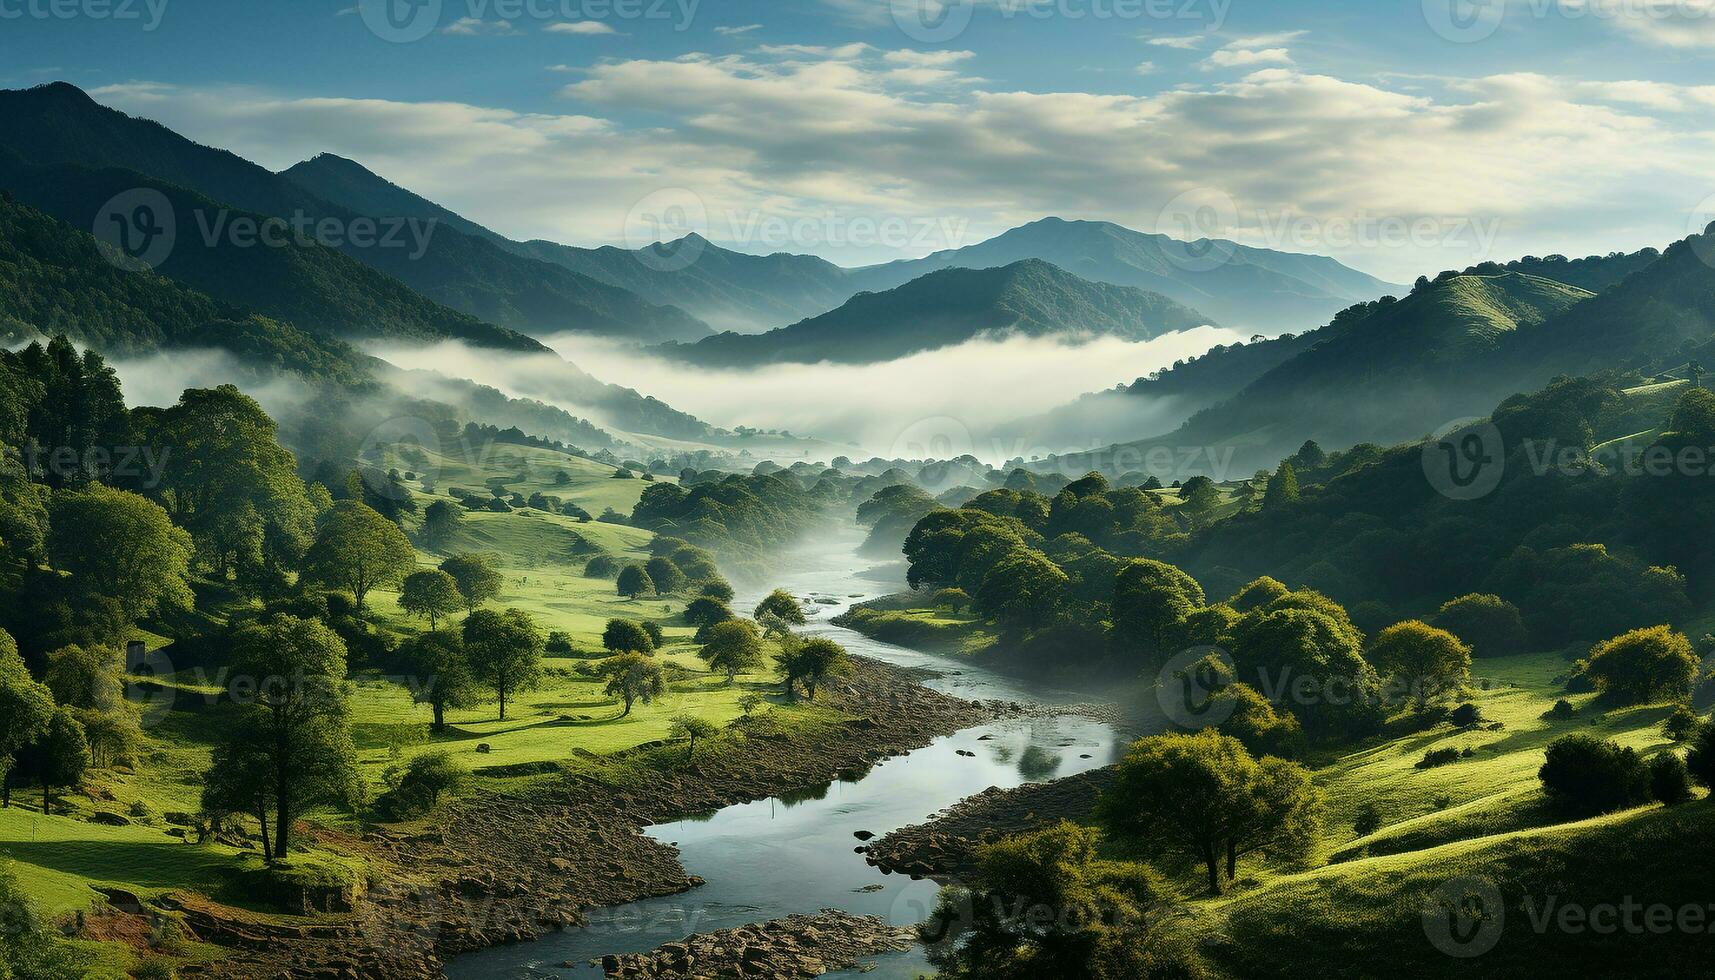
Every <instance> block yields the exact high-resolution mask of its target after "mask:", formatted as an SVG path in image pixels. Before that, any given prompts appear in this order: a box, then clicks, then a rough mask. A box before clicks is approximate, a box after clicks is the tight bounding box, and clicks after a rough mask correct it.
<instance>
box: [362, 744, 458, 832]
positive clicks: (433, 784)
mask: <svg viewBox="0 0 1715 980" xmlns="http://www.w3.org/2000/svg"><path fill="white" fill-rule="evenodd" d="M480 750H481V746H478V751H480ZM469 777H470V772H469V770H467V769H465V767H464V766H462V765H460V764H459V763H457V762H456V761H454V760H453V757H452V756H451V755H450V754H448V753H447V752H445V751H436V752H425V753H423V754H422V755H419V756H417V757H416V758H414V759H412V760H411V761H410V762H409V763H407V764H406V765H405V770H404V772H403V773H401V772H400V771H399V770H397V769H394V768H389V769H388V771H387V772H386V773H385V774H383V778H385V779H386V780H387V781H388V782H389V783H391V784H392V788H391V789H389V790H388V791H387V792H385V793H383V794H381V796H380V798H379V799H377V800H376V801H375V805H376V808H377V809H378V810H379V811H380V812H381V813H382V814H383V815H384V816H385V817H386V818H387V819H389V820H415V819H417V818H418V817H421V816H423V815H424V814H426V813H428V812H429V811H430V810H433V809H434V808H435V804H436V803H438V802H440V799H441V797H442V796H443V795H445V794H447V793H451V792H455V791H456V790H457V789H458V788H459V787H460V786H462V785H463V784H464V782H465V780H466V779H468V778H469Z"/></svg>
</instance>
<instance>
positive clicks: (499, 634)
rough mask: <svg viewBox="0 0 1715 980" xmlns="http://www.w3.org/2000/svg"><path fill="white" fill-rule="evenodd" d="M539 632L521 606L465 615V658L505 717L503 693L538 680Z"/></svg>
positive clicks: (541, 642)
mask: <svg viewBox="0 0 1715 980" xmlns="http://www.w3.org/2000/svg"><path fill="white" fill-rule="evenodd" d="M546 642H547V641H546V640H545V639H543V637H542V631H541V630H539V629H537V628H536V623H535V621H534V620H532V619H531V618H530V614H529V613H526V612H524V611H523V610H521V609H508V610H506V611H505V612H499V611H496V610H493V609H478V610H477V611H475V612H473V613H471V614H470V615H469V616H467V617H465V621H464V650H465V657H466V658H467V659H468V660H469V661H470V666H471V669H472V670H473V671H475V672H476V675H477V676H478V677H480V678H482V679H483V680H484V681H485V682H486V683H487V684H488V686H490V687H492V688H494V691H495V693H496V694H497V695H499V697H500V720H501V721H505V720H506V698H507V695H509V694H513V693H516V692H518V691H528V690H530V689H531V688H533V687H535V686H536V685H537V684H538V683H540V682H541V680H542V650H543V647H544V645H545V644H546Z"/></svg>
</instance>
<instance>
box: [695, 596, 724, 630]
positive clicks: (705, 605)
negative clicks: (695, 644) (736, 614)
mask: <svg viewBox="0 0 1715 980" xmlns="http://www.w3.org/2000/svg"><path fill="white" fill-rule="evenodd" d="M732 618H733V612H732V609H730V608H729V607H728V606H727V604H726V603H725V602H723V601H721V600H720V599H716V598H715V597H713V596H699V597H697V598H695V599H692V600H691V601H690V603H689V604H687V605H686V606H685V622H687V623H690V624H691V625H692V626H696V627H699V628H701V627H707V626H713V625H715V624H716V623H724V622H726V621H727V620H729V619H732Z"/></svg>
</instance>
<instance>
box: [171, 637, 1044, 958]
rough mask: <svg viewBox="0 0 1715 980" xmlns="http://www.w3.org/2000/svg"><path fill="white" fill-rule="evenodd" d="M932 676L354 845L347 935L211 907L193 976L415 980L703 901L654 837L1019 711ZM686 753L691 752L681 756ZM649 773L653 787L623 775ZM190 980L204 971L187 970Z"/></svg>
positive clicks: (856, 677) (856, 678) (870, 675)
mask: <svg viewBox="0 0 1715 980" xmlns="http://www.w3.org/2000/svg"><path fill="white" fill-rule="evenodd" d="M921 679H923V675H922V674H920V673H917V672H912V671H908V670H903V669H900V668H897V667H894V666H892V665H889V664H884V663H881V662H879V661H872V660H864V659H857V660H856V661H855V665H854V669H853V671H852V673H851V675H850V676H848V677H846V678H843V679H842V680H841V681H840V682H839V683H838V684H836V685H833V686H832V687H831V688H828V689H825V693H824V694H823V695H822V698H821V700H822V701H823V702H825V703H826V704H827V705H828V706H829V707H833V708H836V709H838V710H839V711H840V712H842V713H843V714H846V715H849V716H851V717H850V720H848V721H846V722H845V723H843V724H838V725H832V726H828V728H827V730H812V731H809V732H803V733H800V732H796V731H793V730H781V729H777V728H772V727H768V726H763V725H757V726H754V728H755V730H754V733H753V734H750V735H748V736H747V737H745V738H743V739H739V740H735V741H734V743H733V744H732V747H731V748H730V749H729V750H727V751H722V752H719V753H711V754H705V755H700V756H698V757H697V758H696V759H695V760H692V761H688V762H685V763H683V764H678V765H674V766H663V765H655V764H651V763H654V762H656V761H657V760H655V759H652V758H645V754H646V753H650V752H659V751H662V750H660V749H658V748H655V749H652V748H649V747H644V748H640V749H638V750H634V751H633V752H630V753H621V754H620V755H618V756H614V757H608V758H598V757H593V756H586V757H583V759H582V760H581V763H580V764H579V765H578V766H576V767H575V771H574V772H572V773H570V774H569V775H568V776H567V777H566V778H565V779H564V780H563V781H561V788H559V789H554V790H549V791H541V792H536V793H532V794H530V795H528V796H525V795H502V794H493V795H488V796H484V797H480V798H476V799H471V800H466V801H463V802H461V803H459V804H456V805H453V806H449V807H447V808H446V809H445V811H444V812H443V814H442V815H441V822H440V826H439V827H438V828H436V829H433V830H429V831H425V832H419V833H413V834H395V833H389V832H375V833H370V834H368V835H366V836H365V837H363V838H362V839H361V840H356V839H352V840H349V841H346V842H345V844H346V845H347V847H348V849H349V850H353V851H356V852H358V853H360V854H362V855H363V856H364V857H365V858H366V859H367V860H368V862H369V865H370V867H371V869H372V876H373V877H374V878H375V879H376V880H374V881H372V882H371V885H370V888H369V895H368V900H367V901H366V902H364V903H363V907H362V909H361V910H360V912H359V913H358V914H357V915H356V916H355V917H352V918H351V919H349V920H344V921H341V922H340V923H339V924H338V925H339V928H337V929H329V928H327V927H326V924H325V923H322V924H318V925H317V927H315V928H314V929H313V931H312V930H311V929H306V930H303V931H301V934H300V933H294V932H293V931H292V930H279V929H273V930H269V932H268V934H267V935H262V934H259V933H258V934H255V935H252V933H253V932H258V930H256V929H255V928H253V927H250V926H249V923H250V917H248V916H245V915H242V914H239V913H234V914H233V915H232V916H229V917H223V916H222V915H221V914H220V912H219V907H218V906H212V904H211V903H201V904H200V906H199V907H200V911H201V915H200V916H199V920H198V921H199V923H200V925H201V928H199V929H197V930H196V931H197V932H198V934H199V935H204V934H206V938H209V939H210V940H212V941H216V942H219V943H221V944H222V945H228V946H232V947H234V953H233V955H232V956H229V957H227V958H225V959H222V960H220V961H218V962H216V963H214V964H210V965H208V966H206V967H202V968H200V969H198V970H196V971H195V972H196V973H197V975H200V976H213V977H222V978H227V977H231V978H239V977H242V978H257V977H293V978H297V977H316V978H346V977H349V978H353V980H356V978H364V980H372V978H373V980H395V978H399V980H416V978H424V977H434V976H439V975H440V973H441V963H442V961H443V959H444V958H445V957H449V956H453V955H457V954H459V953H465V952H470V951H473V950H476V949H482V948H485V947H489V946H495V945H500V944H505V943H513V942H522V941H527V940H531V939H536V938H540V937H541V936H543V935H546V934H547V933H549V932H551V931H554V930H556V929H561V928H565V927H570V926H576V925H579V924H581V923H583V922H584V921H585V920H584V915H585V913H586V911H587V910H589V909H592V908H597V907H602V906H610V905H620V904H624V903H627V902H632V901H637V900H639V899H643V898H650V897H655V896H660V895H668V894H674V893H677V892H681V891H685V890H687V889H690V888H694V887H696V886H697V885H699V884H701V881H700V880H699V879H697V878H695V877H694V876H691V875H688V874H686V872H685V870H684V868H683V867H682V866H681V865H680V864H679V860H678V852H677V850H676V849H675V848H672V847H670V846H668V845H665V844H662V843H660V842H658V841H655V840H653V839H651V838H649V837H648V836H646V835H644V834H643V833H642V832H641V830H642V828H643V827H644V826H647V825H649V824H653V823H661V822H665V821H669V820H676V819H681V818H683V817H685V816H689V815H693V814H696V813H702V812H708V811H711V810H715V809H719V808H720V807H723V806H727V805H730V804H734V803H740V802H746V801H750V800H756V799H764V798H767V797H769V796H776V795H780V794H781V793H786V792H790V791H793V790H798V789H804V788H806V787H813V786H817V785H820V784H822V783H826V782H829V781H831V780H834V779H836V778H841V777H854V776H856V775H858V774H860V773H862V772H864V771H866V770H867V769H868V768H869V767H870V766H872V765H874V764H875V763H876V762H878V761H880V760H882V759H885V758H888V757H890V756H894V755H898V754H901V753H903V752H907V751H910V750H912V749H916V748H920V747H922V746H924V745H927V744H928V743H929V742H930V741H932V740H934V739H935V738H937V737H940V736H942V735H947V734H951V733H953V732H956V731H959V730H961V729H964V728H969V727H971V726H974V725H978V724H982V723H983V722H986V721H990V720H993V719H995V718H997V717H1009V716H1016V715H1019V714H1022V713H1024V712H1026V711H1028V710H1030V709H1028V708H1027V707H1025V706H1023V705H1018V704H1004V703H994V702H990V703H984V704H979V703H975V702H970V701H965V700H962V699H960V698H955V697H952V696H950V695H946V694H942V693H940V692H937V691H934V690H931V689H929V688H926V687H924V686H922V685H921V684H920V683H918V682H919V681H920V680H921ZM672 751H674V752H675V754H676V753H677V752H678V751H679V750H678V749H677V747H676V746H675V747H674V748H673V750H672ZM639 764H642V767H643V771H644V772H645V773H646V776H647V778H627V777H626V775H625V773H624V772H623V770H625V769H626V768H627V767H633V768H635V767H637V766H639ZM187 972H191V971H187Z"/></svg>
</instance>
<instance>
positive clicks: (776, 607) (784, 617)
mask: <svg viewBox="0 0 1715 980" xmlns="http://www.w3.org/2000/svg"><path fill="white" fill-rule="evenodd" d="M752 615H753V616H754V617H755V618H756V620H757V621H758V622H761V621H762V620H763V619H765V618H771V619H777V620H779V621H780V622H782V623H785V624H787V625H788V626H803V625H804V623H805V619H804V607H803V606H801V605H799V604H798V600H797V599H796V598H794V597H793V595H792V593H790V592H787V591H786V590H785V589H775V590H774V591H773V592H770V593H768V595H767V596H765V597H764V598H763V600H762V601H761V602H759V603H757V604H756V610H755V612H753V613H752Z"/></svg>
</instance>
